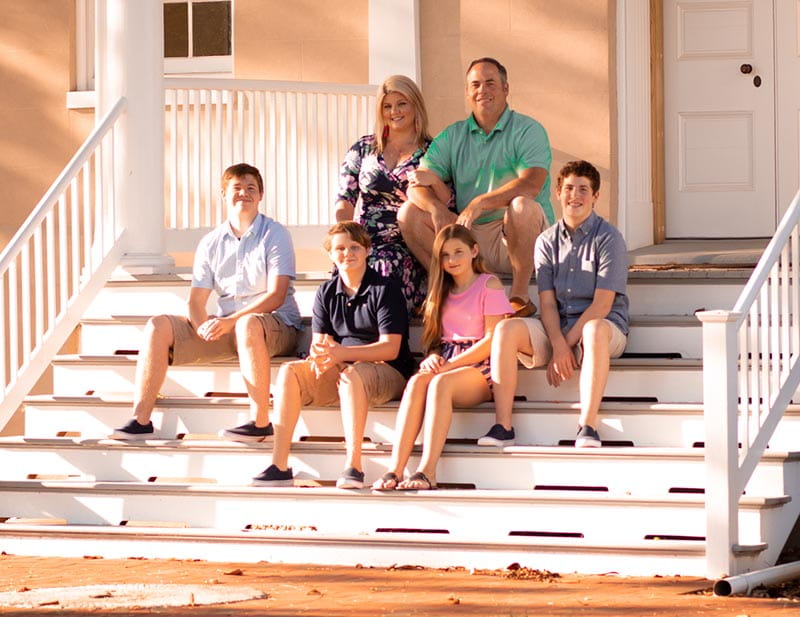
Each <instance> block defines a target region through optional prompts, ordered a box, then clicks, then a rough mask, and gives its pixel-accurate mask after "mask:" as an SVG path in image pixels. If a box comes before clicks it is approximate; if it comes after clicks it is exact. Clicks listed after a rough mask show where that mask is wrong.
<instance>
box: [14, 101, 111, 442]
mask: <svg viewBox="0 0 800 617" xmlns="http://www.w3.org/2000/svg"><path fill="white" fill-rule="evenodd" d="M125 109H126V100H125V99H124V98H120V100H119V101H117V103H116V104H115V105H114V106H113V107H112V108H111V110H110V111H109V112H108V114H106V116H105V117H104V118H102V120H101V121H100V122H99V123H98V124H97V125H96V127H95V128H94V130H93V131H92V132H91V133H90V135H89V137H88V138H87V139H86V141H85V142H84V143H83V145H82V146H81V147H80V148H79V149H78V151H77V152H76V154H75V156H73V157H72V159H71V160H70V162H69V163H68V164H67V166H66V167H65V168H64V170H63V171H62V172H61V173H60V174H59V176H58V178H57V179H56V181H55V182H54V183H53V184H52V186H51V187H50V188H49V189H48V190H47V192H46V193H45V195H44V197H42V199H41V200H40V201H39V203H38V204H37V205H36V207H35V208H34V210H33V211H32V212H31V214H30V215H29V216H28V218H27V219H26V220H25V222H24V223H23V225H22V226H21V227H20V229H19V231H18V232H17V233H16V234H15V235H14V237H13V238H12V240H11V242H10V243H9V244H8V246H6V248H5V249H4V250H3V252H2V254H0V316H1V317H2V319H0V324H1V327H0V428H1V427H3V426H5V424H6V422H8V420H9V419H10V418H11V417H12V416H13V414H14V413H15V411H16V410H17V408H18V407H19V405H20V404H21V403H22V401H23V399H24V398H25V396H27V394H28V392H29V391H30V389H31V388H32V387H33V386H34V384H35V383H36V382H37V381H38V379H39V377H41V375H42V373H43V372H44V371H45V369H46V368H47V366H48V365H49V364H50V361H51V359H52V357H53V356H54V355H55V354H56V353H58V351H59V349H60V348H61V346H62V345H63V344H64V342H65V341H66V339H67V338H68V337H69V335H70V334H71V333H72V331H73V330H74V329H75V326H76V325H77V324H78V320H79V319H80V317H81V315H82V314H83V311H84V310H85V309H86V307H87V306H88V303H89V302H90V301H91V299H92V298H93V297H94V295H95V294H96V293H97V292H98V291H99V290H100V289H101V288H102V286H103V285H104V284H105V281H106V279H107V277H108V275H109V274H110V272H111V270H112V269H113V268H114V266H116V264H117V263H118V262H119V258H120V256H121V254H122V250H123V247H122V242H121V241H120V240H121V237H122V234H123V230H121V229H118V217H117V215H116V203H115V195H114V184H113V178H114V174H115V170H114V167H115V163H116V160H115V155H114V150H115V144H114V136H115V128H116V126H117V122H118V121H119V119H120V117H121V116H122V114H123V113H124V111H125Z"/></svg>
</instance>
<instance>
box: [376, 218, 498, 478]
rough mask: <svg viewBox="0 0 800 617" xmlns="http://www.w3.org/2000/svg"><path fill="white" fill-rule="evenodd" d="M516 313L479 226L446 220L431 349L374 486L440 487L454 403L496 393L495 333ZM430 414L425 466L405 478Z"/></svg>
mask: <svg viewBox="0 0 800 617" xmlns="http://www.w3.org/2000/svg"><path fill="white" fill-rule="evenodd" d="M513 312H514V309H512V308H511V305H510V304H509V302H508V299H507V298H506V294H505V290H504V289H503V285H502V284H501V283H500V281H499V280H498V279H497V277H496V276H494V275H493V274H489V273H487V272H486V268H485V267H484V265H483V259H482V257H481V256H480V254H479V249H478V243H477V241H476V240H475V237H474V236H473V235H472V232H470V231H469V230H468V229H467V228H466V227H463V226H462V225H447V226H446V227H443V228H442V229H441V230H440V231H439V233H438V234H437V235H436V239H435V240H434V243H433V257H432V260H431V269H430V273H429V275H428V296H427V298H426V300H425V313H424V317H423V330H422V346H423V349H424V350H425V351H426V353H428V356H427V357H426V358H425V359H424V360H423V361H422V363H421V364H420V368H419V372H418V373H417V374H416V375H414V376H413V377H412V378H411V379H410V380H409V381H408V385H407V386H406V389H405V391H404V392H403V399H402V401H401V402H400V409H399V411H398V414H397V429H396V434H397V435H398V440H397V442H396V443H395V444H394V447H393V448H392V460H391V464H390V467H389V471H387V472H386V473H385V474H384V475H383V477H382V478H380V479H379V480H377V481H376V482H375V484H373V488H376V489H393V488H400V489H405V490H420V489H421V490H424V489H432V488H436V465H437V463H438V462H439V457H440V456H441V454H442V448H444V443H445V440H446V438H447V431H448V430H449V429H450V419H451V417H452V415H453V406H454V405H458V406H459V407H471V406H473V405H477V404H478V403H482V402H483V401H489V400H491V398H492V391H491V389H490V384H491V377H490V374H489V373H490V371H489V355H490V351H491V347H492V332H493V331H494V327H495V325H497V323H498V322H500V320H501V319H503V318H505V317H506V316H507V315H510V314H511V313H513ZM426 410H427V413H426ZM423 420H424V424H425V429H424V434H423V449H422V458H421V459H420V462H419V467H418V468H417V471H416V472H415V473H413V474H412V475H411V476H409V477H408V478H407V479H405V480H403V481H402V482H401V481H400V478H401V476H402V474H403V470H404V469H405V466H406V463H407V462H408V458H409V457H410V456H411V450H412V448H413V447H414V440H415V439H416V437H417V434H419V431H420V428H422V425H423Z"/></svg>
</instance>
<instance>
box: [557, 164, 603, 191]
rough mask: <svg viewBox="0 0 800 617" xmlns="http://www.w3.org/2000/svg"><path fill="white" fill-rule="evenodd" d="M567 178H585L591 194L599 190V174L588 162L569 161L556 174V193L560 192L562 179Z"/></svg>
mask: <svg viewBox="0 0 800 617" xmlns="http://www.w3.org/2000/svg"><path fill="white" fill-rule="evenodd" d="M569 176H577V177H578V178H587V179H588V180H589V183H590V184H591V185H592V193H596V192H597V191H599V190H600V172H599V171H597V168H596V167H595V166H594V165H592V164H591V163H590V162H589V161H570V162H569V163H567V164H566V165H564V167H562V168H561V171H559V172H558V178H557V179H556V191H560V190H561V185H562V184H563V183H564V179H565V178H567V177H569Z"/></svg>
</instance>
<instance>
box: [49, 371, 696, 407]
mask: <svg viewBox="0 0 800 617" xmlns="http://www.w3.org/2000/svg"><path fill="white" fill-rule="evenodd" d="M135 373H136V371H135V365H134V363H133V362H130V363H121V364H118V365H102V366H101V365H97V364H94V363H91V362H82V363H80V364H77V363H55V364H54V370H53V383H54V389H55V391H56V392H58V393H59V394H62V395H70V394H72V395H82V394H85V393H87V392H89V391H104V392H133V389H134V382H135V377H136V375H135ZM276 373H277V367H276V366H274V365H273V367H272V379H273V380H274V379H275V376H276ZM519 375H520V377H519V385H518V388H517V394H519V395H522V396H525V397H526V399H527V400H529V401H569V402H574V401H577V400H578V398H579V396H578V380H579V373H576V374H575V376H573V378H572V379H570V380H569V381H567V382H566V383H564V384H563V385H561V386H560V387H558V388H553V387H551V386H550V385H548V384H547V379H546V376H545V372H544V370H534V371H521V372H520V374H519ZM246 391H247V390H246V388H245V385H244V381H243V380H242V376H241V373H240V372H239V369H238V367H236V366H233V365H224V366H215V367H212V366H191V367H189V366H178V367H171V368H170V370H169V371H168V372H167V378H166V381H165V382H164V385H163V387H162V388H161V394H163V395H164V396H204V395H205V394H206V393H208V392H246ZM605 396H606V397H627V398H629V399H630V398H637V399H638V400H649V401H651V402H662V403H668V402H681V403H685V402H698V401H700V400H702V372H701V370H700V368H692V367H689V368H675V369H659V368H640V369H633V368H625V369H622V368H618V369H615V368H614V367H612V370H611V373H610V375H609V378H608V385H607V386H606V393H605Z"/></svg>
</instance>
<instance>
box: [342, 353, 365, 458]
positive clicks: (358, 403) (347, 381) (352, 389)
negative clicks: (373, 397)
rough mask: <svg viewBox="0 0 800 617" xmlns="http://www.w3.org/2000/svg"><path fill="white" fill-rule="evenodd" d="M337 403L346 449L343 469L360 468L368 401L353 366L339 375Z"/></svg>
mask: <svg viewBox="0 0 800 617" xmlns="http://www.w3.org/2000/svg"><path fill="white" fill-rule="evenodd" d="M339 401H340V402H341V410H342V427H343V428H344V440H345V444H346V448H347V460H346V462H345V468H346V469H347V468H350V467H354V468H355V469H357V470H358V471H363V469H362V466H361V445H362V443H363V441H364V427H365V426H366V423H367V411H368V410H369V401H368V400H367V392H366V389H365V388H364V382H363V381H362V379H361V376H360V375H359V374H358V372H357V371H356V370H354V367H353V366H348V367H347V368H346V369H345V370H343V371H342V372H341V374H340V375H339Z"/></svg>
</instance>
